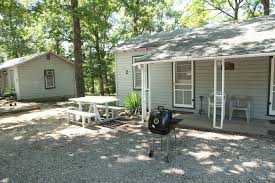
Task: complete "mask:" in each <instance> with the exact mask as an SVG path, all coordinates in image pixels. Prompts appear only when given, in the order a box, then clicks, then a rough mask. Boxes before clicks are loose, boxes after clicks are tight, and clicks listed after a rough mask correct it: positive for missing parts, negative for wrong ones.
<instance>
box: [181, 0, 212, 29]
mask: <svg viewBox="0 0 275 183" xmlns="http://www.w3.org/2000/svg"><path fill="white" fill-rule="evenodd" d="M183 11H184V12H185V15H184V16H182V17H181V20H180V23H181V26H182V27H188V28H192V27H199V26H202V25H204V24H206V23H207V21H208V20H209V18H210V17H209V11H208V9H207V7H206V5H205V3H204V1H202V0H191V1H189V3H187V4H186V5H185V7H184V10H183Z"/></svg>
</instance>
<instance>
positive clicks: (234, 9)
mask: <svg viewBox="0 0 275 183" xmlns="http://www.w3.org/2000/svg"><path fill="white" fill-rule="evenodd" d="M203 1H204V2H205V3H206V4H207V5H209V6H210V7H212V8H214V10H216V11H219V12H220V13H223V14H224V15H225V16H227V17H228V18H229V19H232V20H235V21H238V20H239V13H240V9H241V8H242V7H243V6H244V4H245V1H244V0H203Z"/></svg>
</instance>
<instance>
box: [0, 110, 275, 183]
mask: <svg viewBox="0 0 275 183" xmlns="http://www.w3.org/2000/svg"><path fill="white" fill-rule="evenodd" d="M178 137H179V138H178V149H177V151H176V152H173V153H172V155H173V156H172V157H171V162H170V163H165V162H164V161H163V156H164V153H163V152H160V151H158V150H157V151H156V154H155V156H154V157H153V158H152V159H150V158H148V156H147V154H148V150H149V149H150V148H149V144H150V143H149V142H151V139H152V135H151V134H150V133H148V131H147V129H146V127H144V126H143V125H142V124H140V123H137V122H134V121H125V120H124V121H118V122H116V123H113V124H109V125H97V126H93V127H91V128H89V129H87V128H86V129H85V128H82V127H80V126H78V125H68V124H66V120H65V118H64V116H63V113H62V109H61V108H60V107H58V106H56V105H54V106H51V107H46V108H42V110H38V111H33V112H28V113H24V114H17V115H13V116H1V118H0V182H47V183H48V182H104V183H105V182H196V183H198V182H211V183H213V182H274V181H275V142H274V141H272V140H271V139H264V138H261V139H254V138H251V137H246V136H239V135H227V134H219V133H211V132H200V131H195V130H186V129H180V130H179V132H178Z"/></svg>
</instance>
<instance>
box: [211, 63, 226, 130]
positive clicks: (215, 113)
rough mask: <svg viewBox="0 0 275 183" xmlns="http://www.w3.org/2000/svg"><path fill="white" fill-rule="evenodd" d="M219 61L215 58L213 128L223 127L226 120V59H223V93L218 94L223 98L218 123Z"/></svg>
mask: <svg viewBox="0 0 275 183" xmlns="http://www.w3.org/2000/svg"><path fill="white" fill-rule="evenodd" d="M218 62H219V61H217V60H214V109H213V128H219V129H222V128H223V121H224V115H225V114H224V112H225V101H224V59H223V60H221V67H222V78H221V94H218V95H219V97H220V98H221V120H220V125H217V121H216V115H217V109H216V106H217V98H216V97H217V66H218V65H219V64H218Z"/></svg>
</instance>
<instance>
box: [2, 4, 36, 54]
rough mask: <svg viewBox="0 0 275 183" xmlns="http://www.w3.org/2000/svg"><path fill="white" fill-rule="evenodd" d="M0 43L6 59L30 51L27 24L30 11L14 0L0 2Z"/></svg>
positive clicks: (29, 20)
mask: <svg viewBox="0 0 275 183" xmlns="http://www.w3.org/2000/svg"><path fill="white" fill-rule="evenodd" d="M0 11H1V12H0V43H1V47H2V49H3V50H5V54H4V55H2V57H5V58H6V59H10V58H16V57H20V56H23V55H25V54H28V53H31V52H32V47H31V45H30V42H32V39H31V35H30V34H29V32H28V29H27V28H28V26H29V25H30V23H31V19H30V18H31V12H30V11H29V10H28V9H27V8H26V7H25V6H23V4H21V3H19V2H18V1H16V0H8V1H1V2H0Z"/></svg>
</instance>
